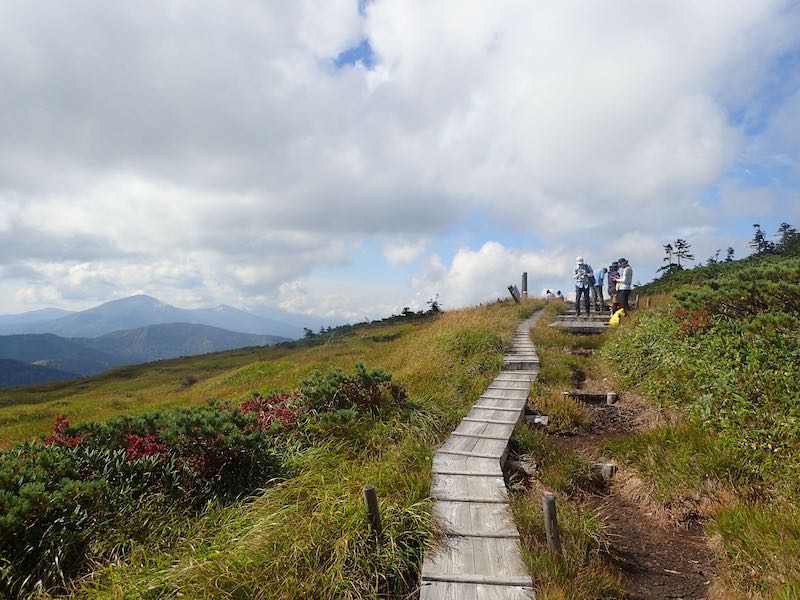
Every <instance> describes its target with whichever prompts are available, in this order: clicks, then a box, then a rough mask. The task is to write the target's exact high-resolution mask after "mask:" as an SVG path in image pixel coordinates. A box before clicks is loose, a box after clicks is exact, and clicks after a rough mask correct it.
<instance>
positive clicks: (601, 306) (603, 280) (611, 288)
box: [546, 256, 633, 316]
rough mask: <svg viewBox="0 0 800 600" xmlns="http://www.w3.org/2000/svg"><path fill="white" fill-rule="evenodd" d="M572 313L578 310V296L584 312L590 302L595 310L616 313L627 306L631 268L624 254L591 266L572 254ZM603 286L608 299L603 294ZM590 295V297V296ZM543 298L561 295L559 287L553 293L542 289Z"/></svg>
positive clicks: (556, 298)
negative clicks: (607, 262) (573, 259)
mask: <svg viewBox="0 0 800 600" xmlns="http://www.w3.org/2000/svg"><path fill="white" fill-rule="evenodd" d="M574 277H575V313H576V314H577V315H578V316H580V314H581V299H583V308H584V309H585V312H586V315H587V316H588V315H589V307H590V306H594V310H595V311H596V312H611V313H612V314H616V313H617V311H618V310H619V309H623V312H624V311H626V310H628V300H629V298H630V295H631V290H632V289H633V269H632V268H631V266H630V263H628V260H627V259H626V258H620V259H619V260H615V261H614V262H612V263H611V264H610V265H608V266H607V267H601V268H599V269H592V266H591V265H590V264H588V263H587V262H585V261H584V260H583V257H582V256H578V257H576V258H575V275H574ZM604 286H605V288H606V291H607V293H608V300H606V298H605V296H604V294H603V287H604ZM590 296H591V300H590V298H589V297H590ZM546 298H547V300H554V299H555V300H558V299H563V296H562V294H561V291H560V290H559V292H558V295H557V296H556V295H553V293H552V292H551V291H550V290H547V293H546Z"/></svg>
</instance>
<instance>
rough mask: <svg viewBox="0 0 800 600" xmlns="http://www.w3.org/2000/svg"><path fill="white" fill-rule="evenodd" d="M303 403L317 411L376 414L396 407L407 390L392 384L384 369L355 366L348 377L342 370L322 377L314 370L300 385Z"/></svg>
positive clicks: (320, 373) (358, 364) (404, 396)
mask: <svg viewBox="0 0 800 600" xmlns="http://www.w3.org/2000/svg"><path fill="white" fill-rule="evenodd" d="M300 392H301V394H302V396H303V402H304V404H305V406H307V407H308V408H309V409H311V410H314V411H317V412H335V411H340V410H346V409H355V410H357V411H366V412H371V413H377V412H379V411H380V410H381V409H386V408H397V407H399V406H400V405H401V404H402V402H403V401H404V400H405V398H406V392H405V390H404V389H403V388H402V387H401V386H399V385H397V384H395V383H392V376H391V375H390V374H389V373H387V372H386V371H385V370H383V369H381V368H377V369H372V370H370V369H368V368H367V367H366V366H365V365H364V363H362V362H358V363H356V371H355V373H354V374H353V375H349V374H347V373H345V372H344V371H342V370H341V369H335V370H333V371H330V372H329V373H325V374H323V373H322V372H320V371H315V372H314V373H313V374H312V376H311V377H310V378H308V379H305V380H303V382H302V383H301V385H300Z"/></svg>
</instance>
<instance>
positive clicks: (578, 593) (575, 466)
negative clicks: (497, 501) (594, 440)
mask: <svg viewBox="0 0 800 600" xmlns="http://www.w3.org/2000/svg"><path fill="white" fill-rule="evenodd" d="M512 444H513V446H514V447H515V449H516V450H517V451H519V452H523V453H525V454H527V455H528V456H529V457H530V458H531V459H532V460H533V461H535V462H536V464H537V465H539V473H538V480H539V482H540V484H541V485H534V486H533V487H532V489H531V490H530V491H527V492H523V493H517V494H513V495H512V497H511V510H512V512H513V514H514V520H515V521H516V523H517V528H518V529H519V532H520V535H521V538H522V547H523V557H524V560H525V562H526V564H527V565H528V568H529V570H530V572H531V574H532V575H533V578H534V585H535V588H536V594H537V598H553V599H555V598H571V599H576V600H583V599H585V600H590V599H595V598H622V582H621V577H620V574H619V573H618V572H617V570H616V569H615V568H614V566H613V565H612V564H611V562H610V561H609V560H608V557H607V554H608V553H607V548H608V545H609V538H608V533H607V528H606V526H605V523H604V521H603V519H602V518H601V517H600V515H598V513H597V512H596V511H594V510H592V509H591V508H590V507H589V504H588V501H587V499H588V495H589V494H591V493H592V492H596V491H598V489H600V488H601V487H602V483H600V482H599V481H598V480H597V479H596V478H594V477H593V476H592V474H591V466H590V465H589V463H588V462H587V461H586V460H585V459H583V458H582V457H580V456H579V455H578V454H577V453H575V452H573V451H564V450H561V449H558V448H557V447H555V446H553V445H552V444H551V443H550V442H549V441H548V440H547V438H546V437H545V436H544V435H543V434H541V433H539V432H538V431H533V430H531V429H530V428H528V427H526V426H518V427H517V428H516V429H515V430H514V435H513V437H512ZM542 486H545V487H546V488H547V489H549V490H551V491H554V492H557V494H558V497H559V501H558V522H559V529H560V534H561V542H562V547H563V556H562V557H557V556H555V555H553V554H552V553H551V552H550V550H549V549H548V547H547V540H546V536H545V532H544V523H543V519H542V509H541V491H542V489H543V488H542Z"/></svg>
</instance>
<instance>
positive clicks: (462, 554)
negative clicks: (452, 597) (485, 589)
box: [422, 537, 532, 585]
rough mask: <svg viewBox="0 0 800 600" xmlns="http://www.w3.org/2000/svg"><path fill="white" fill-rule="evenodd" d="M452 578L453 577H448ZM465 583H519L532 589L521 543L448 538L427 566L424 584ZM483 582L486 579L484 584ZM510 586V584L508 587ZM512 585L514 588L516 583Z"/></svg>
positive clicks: (423, 574)
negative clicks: (520, 547) (520, 546)
mask: <svg viewBox="0 0 800 600" xmlns="http://www.w3.org/2000/svg"><path fill="white" fill-rule="evenodd" d="M448 576H449V577H448ZM460 578H464V579H462V581H464V580H465V579H466V578H470V579H468V581H472V582H473V583H485V582H487V581H489V580H494V581H495V582H497V584H500V582H501V580H505V581H507V582H510V581H513V580H516V581H519V582H520V583H519V585H525V584H526V582H525V578H527V584H528V585H530V584H531V583H532V582H531V579H530V575H529V574H528V570H527V569H526V567H525V565H524V564H523V562H522V555H521V553H520V549H519V543H518V541H517V540H514V539H509V538H482V537H447V538H444V539H442V540H441V543H440V545H439V546H438V547H437V548H435V549H434V550H433V552H431V553H430V554H429V555H428V556H427V557H426V558H425V561H424V562H423V565H422V579H423V580H426V579H427V580H431V579H437V580H443V579H444V580H449V581H458V580H459V579H460ZM480 578H485V579H484V580H483V581H480ZM508 584H509V583H506V585H508ZM511 585H514V584H513V583H512V584H511Z"/></svg>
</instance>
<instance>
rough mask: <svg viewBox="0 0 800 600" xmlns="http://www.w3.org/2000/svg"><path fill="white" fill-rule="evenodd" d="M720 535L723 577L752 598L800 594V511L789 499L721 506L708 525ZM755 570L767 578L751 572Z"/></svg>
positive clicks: (729, 584)
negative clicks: (756, 575)
mask: <svg viewBox="0 0 800 600" xmlns="http://www.w3.org/2000/svg"><path fill="white" fill-rule="evenodd" d="M708 530H709V533H711V534H712V535H716V536H718V538H719V540H720V545H721V553H722V556H723V557H724V561H723V564H724V572H723V577H724V578H725V579H726V580H727V583H728V586H729V587H730V588H731V589H735V590H740V591H742V592H744V593H745V594H746V596H747V597H749V598H758V597H767V598H776V599H777V598H787V599H788V598H798V597H800V593H798V592H800V510H798V508H797V506H796V505H794V504H790V503H785V502H784V503H780V504H775V503H766V502H760V503H741V502H736V503H735V504H733V505H732V506H728V507H725V508H724V509H722V510H721V511H720V512H719V513H718V514H717V515H716V516H715V517H714V518H713V519H711V521H710V523H709V525H708ZM754 569H757V571H756V572H765V573H769V577H763V578H761V577H756V578H754V577H752V575H753V571H754Z"/></svg>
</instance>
